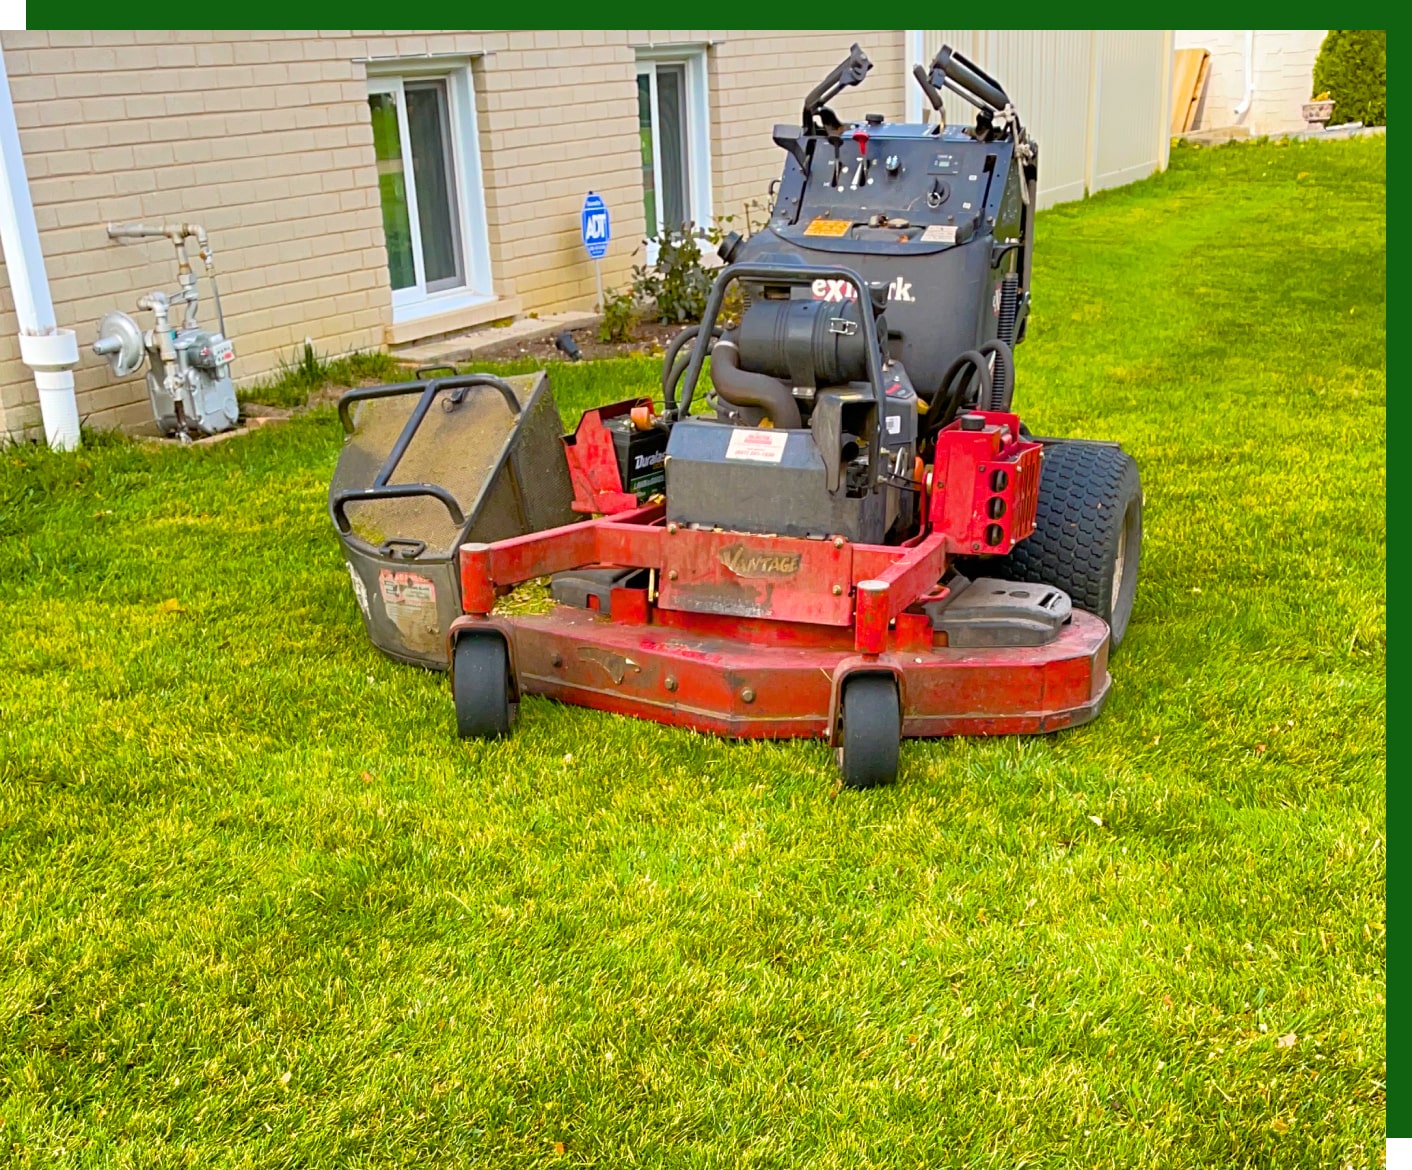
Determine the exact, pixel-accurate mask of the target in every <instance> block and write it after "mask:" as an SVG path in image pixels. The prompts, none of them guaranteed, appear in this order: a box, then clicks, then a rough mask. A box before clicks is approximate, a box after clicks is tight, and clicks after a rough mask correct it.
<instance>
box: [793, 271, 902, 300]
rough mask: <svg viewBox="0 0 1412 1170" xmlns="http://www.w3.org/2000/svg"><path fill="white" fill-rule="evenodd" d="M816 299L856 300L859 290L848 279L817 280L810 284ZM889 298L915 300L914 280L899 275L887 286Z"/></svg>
mask: <svg viewBox="0 0 1412 1170" xmlns="http://www.w3.org/2000/svg"><path fill="white" fill-rule="evenodd" d="M810 291H811V292H812V293H813V294H814V299H815V300H816V301H856V300H857V299H858V290H857V289H856V288H854V287H853V285H852V284H851V283H849V282H848V281H846V280H816V281H814V283H813V284H812V285H811V286H810ZM887 299H888V300H890V301H915V300H916V299H917V298H916V297H914V296H913V295H912V282H911V281H910V280H903V279H902V277H900V276H899V277H897V278H896V279H895V280H894V281H893V282H892V283H891V284H889V285H888V286H887Z"/></svg>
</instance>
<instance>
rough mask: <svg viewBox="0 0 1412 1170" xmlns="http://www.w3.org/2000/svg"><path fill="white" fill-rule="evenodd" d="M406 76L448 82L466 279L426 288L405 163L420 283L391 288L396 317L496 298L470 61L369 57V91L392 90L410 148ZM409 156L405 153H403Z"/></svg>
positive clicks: (413, 191) (417, 316) (412, 183)
mask: <svg viewBox="0 0 1412 1170" xmlns="http://www.w3.org/2000/svg"><path fill="white" fill-rule="evenodd" d="M408 81H412V82H416V81H444V82H445V83H446V106H447V115H448V117H449V118H450V126H449V127H448V130H449V132H450V138H451V168H452V176H453V181H454V184H455V189H456V205H457V210H458V211H459V213H460V222H459V223H457V225H456V226H457V229H458V230H459V232H460V236H461V239H460V244H461V270H462V272H463V273H464V275H465V283H464V284H462V285H459V286H457V287H455V288H447V289H441V290H439V291H437V292H428V291H427V289H426V283H425V278H424V274H423V271H422V254H421V247H420V242H421V225H420V220H419V217H418V211H417V188H416V178H415V176H414V175H413V174H412V170H411V168H410V167H408V168H407V172H406V176H405V181H406V184H407V216H408V219H409V221H410V224H411V228H412V239H413V249H412V265H413V269H414V271H415V273H416V278H417V280H416V283H415V284H413V285H411V286H410V287H408V288H402V289H394V290H393V291H392V321H393V324H395V325H400V324H402V323H403V322H405V321H418V320H421V319H422V318H424V317H434V316H437V315H438V314H441V313H453V312H456V311H457V310H460V309H469V308H473V307H475V306H476V305H483V304H486V303H487V302H489V301H493V300H495V286H494V277H493V273H492V271H491V263H490V236H489V229H488V225H487V222H486V211H485V182H484V179H483V177H482V171H481V159H480V133H479V127H478V125H477V122H476V102H475V82H474V80H473V78H472V75H471V65H470V62H469V61H453V62H448V61H446V60H445V59H444V58H439V59H433V60H425V59H424V60H420V61H392V60H386V61H377V62H369V63H368V94H369V96H371V95H372V94H375V93H394V94H396V96H397V120H398V129H399V132H400V134H401V138H402V143H403V149H404V150H407V151H410V149H411V137H410V135H409V133H408V130H407V102H406V94H405V89H404V84H405V83H406V82H408ZM404 157H406V156H404Z"/></svg>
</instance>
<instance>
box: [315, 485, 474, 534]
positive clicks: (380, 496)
mask: <svg viewBox="0 0 1412 1170" xmlns="http://www.w3.org/2000/svg"><path fill="white" fill-rule="evenodd" d="M413 496H431V497H432V498H433V499H435V500H439V501H440V502H441V504H442V505H443V506H444V507H445V508H446V510H447V511H448V512H449V513H450V514H451V522H452V523H453V524H455V525H456V526H457V527H460V526H461V525H462V524H464V523H465V522H466V516H465V513H463V512H462V511H461V505H460V504H458V503H457V502H456V497H455V496H453V495H452V494H451V493H450V492H448V491H447V490H446V489H445V488H444V487H437V485H436V484H434V483H391V484H382V485H380V486H378V487H368V488H345V489H344V490H343V491H341V492H338V493H337V494H336V495H335V496H334V497H333V499H331V500H330V501H329V511H330V512H331V513H332V515H333V523H334V527H336V528H337V529H338V531H339V532H341V533H342V534H343V535H345V536H347V535H348V532H349V529H350V527H351V525H350V524H349V523H348V511H347V509H348V505H349V504H354V503H362V502H364V501H367V500H405V499H409V498H411V497H413ZM406 543H408V542H407V541H403V540H397V539H394V540H389V541H386V542H384V544H406Z"/></svg>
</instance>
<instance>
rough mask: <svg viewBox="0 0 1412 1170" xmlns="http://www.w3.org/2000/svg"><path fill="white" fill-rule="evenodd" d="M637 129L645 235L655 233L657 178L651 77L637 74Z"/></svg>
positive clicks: (650, 237) (649, 236)
mask: <svg viewBox="0 0 1412 1170" xmlns="http://www.w3.org/2000/svg"><path fill="white" fill-rule="evenodd" d="M637 130H638V137H639V138H640V139H641V140H642V209H643V211H644V212H645V213H646V216H647V237H648V239H653V238H655V237H656V235H657V178H656V175H655V174H654V173H653V167H652V79H651V77H649V76H648V75H647V74H646V73H639V74H638V75H637Z"/></svg>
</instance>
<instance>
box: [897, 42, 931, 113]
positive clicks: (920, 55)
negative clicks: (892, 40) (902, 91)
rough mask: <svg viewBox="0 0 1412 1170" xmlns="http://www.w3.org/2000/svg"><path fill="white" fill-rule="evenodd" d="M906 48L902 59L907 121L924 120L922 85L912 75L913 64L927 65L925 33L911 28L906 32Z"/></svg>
mask: <svg viewBox="0 0 1412 1170" xmlns="http://www.w3.org/2000/svg"><path fill="white" fill-rule="evenodd" d="M905 38H906V49H905V52H904V53H903V61H902V84H903V86H904V87H905V88H906V90H907V111H906V112H907V121H909V122H922V121H925V120H926V110H925V108H924V107H923V106H922V87H921V86H920V85H918V84H917V82H916V80H915V79H914V78H913V76H912V66H913V65H920V66H921V67H922V68H923V69H925V68H926V67H927V65H928V64H929V62H928V61H927V46H926V39H925V36H924V34H923V33H921V32H918V31H911V30H909V31H908V32H907V33H906V34H905Z"/></svg>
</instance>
